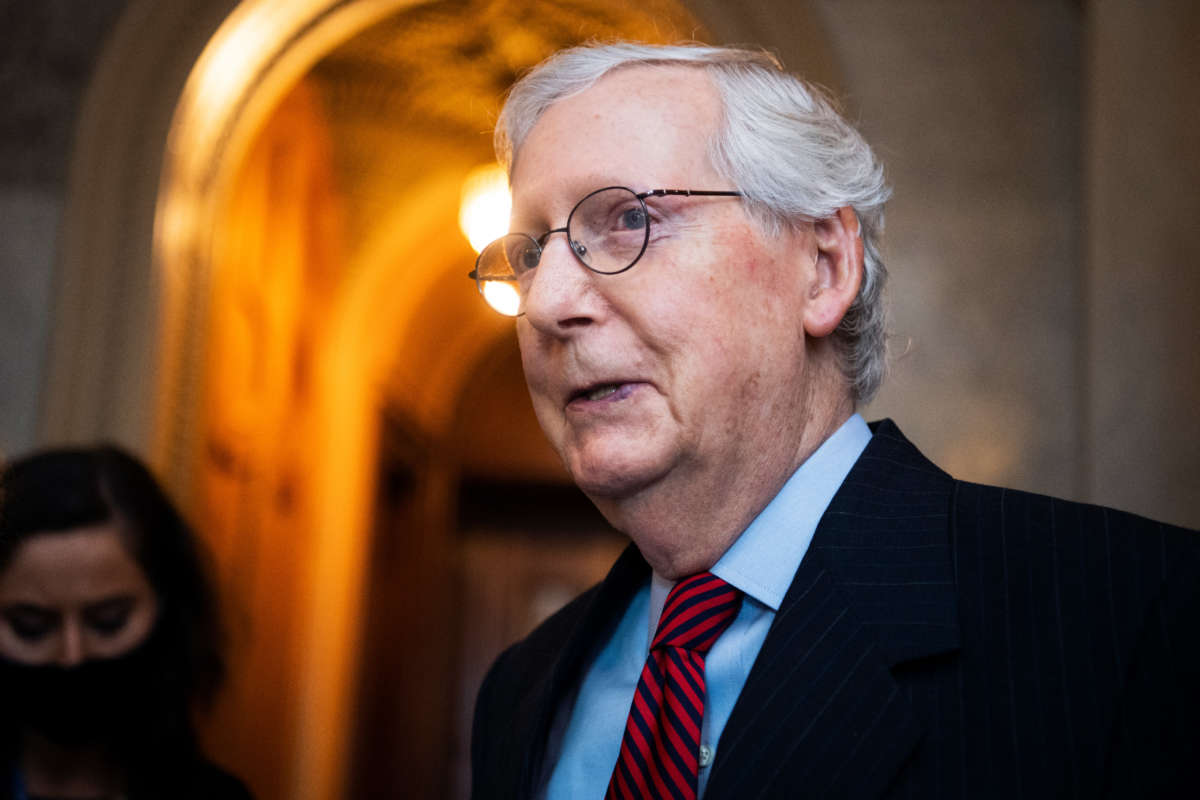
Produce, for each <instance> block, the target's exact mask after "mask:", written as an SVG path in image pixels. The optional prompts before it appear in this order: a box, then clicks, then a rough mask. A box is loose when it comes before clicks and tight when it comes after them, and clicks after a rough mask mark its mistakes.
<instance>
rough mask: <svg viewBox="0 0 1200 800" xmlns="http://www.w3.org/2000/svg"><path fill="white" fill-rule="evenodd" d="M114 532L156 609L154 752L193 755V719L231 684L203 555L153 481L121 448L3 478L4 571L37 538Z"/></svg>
mask: <svg viewBox="0 0 1200 800" xmlns="http://www.w3.org/2000/svg"><path fill="white" fill-rule="evenodd" d="M108 522H115V523H117V525H118V528H119V530H120V531H121V532H122V535H123V536H124V537H125V541H126V545H127V546H128V547H129V550H130V553H131V554H132V555H133V557H134V559H135V560H136V561H137V563H138V564H139V565H140V566H141V568H142V570H143V572H144V573H145V575H146V578H147V580H148V582H149V583H150V585H151V587H152V588H153V589H154V592H155V595H156V597H157V601H158V619H157V621H156V623H155V627H154V631H153V633H152V634H151V635H152V637H154V640H155V651H156V653H157V659H158V662H157V663H158V665H159V674H160V677H161V685H160V686H158V687H156V690H157V692H158V693H159V699H160V700H161V703H162V708H161V714H160V715H159V716H160V718H159V719H158V720H157V722H156V725H155V728H156V731H155V735H157V736H159V741H158V744H161V745H163V746H164V747H165V746H168V743H169V746H171V747H173V748H180V747H183V748H186V749H191V748H192V747H194V737H193V731H192V725H191V719H190V712H191V709H193V708H194V707H195V706H196V705H198V704H199V705H204V704H207V703H208V702H209V701H210V700H211V699H212V696H213V694H214V692H215V691H216V689H217V688H218V687H219V685H220V683H221V681H222V679H223V678H224V674H225V663H224V657H223V647H222V644H223V636H222V631H221V626H220V624H219V615H218V609H217V600H216V595H215V592H214V589H213V586H212V583H211V580H210V578H209V575H208V570H207V559H206V553H205V551H204V550H203V548H202V547H201V544H200V542H199V541H198V540H197V539H196V537H195V535H194V534H193V532H192V530H191V528H190V527H189V526H188V524H187V523H186V522H185V521H184V519H183V516H182V515H181V514H180V513H179V511H178V510H176V508H175V506H174V505H173V504H172V503H171V501H170V499H168V497H167V495H166V493H165V492H164V491H163V489H162V487H161V486H160V485H159V483H158V481H156V480H155V479H154V476H153V475H151V473H150V471H149V470H148V469H147V468H146V467H145V465H143V464H142V463H141V462H140V461H139V460H138V459H137V458H135V457H134V456H132V455H130V454H129V453H127V452H125V451H123V450H121V449H120V448H117V447H114V446H111V445H101V446H98V447H91V448H72V449H54V450H45V451H42V452H38V453H34V454H32V455H29V456H26V457H24V458H21V459H18V460H16V461H13V462H12V463H11V464H9V465H8V466H7V467H5V468H4V469H3V470H2V471H0V571H3V570H4V569H5V568H7V566H8V564H9V562H10V561H11V560H12V558H13V555H14V553H15V552H16V550H17V548H19V547H20V546H21V544H22V543H23V542H25V541H27V540H29V539H30V538H31V537H34V536H43V535H54V533H55V532H62V531H68V530H72V529H75V528H81V527H88V526H92V525H100V524H104V523H108Z"/></svg>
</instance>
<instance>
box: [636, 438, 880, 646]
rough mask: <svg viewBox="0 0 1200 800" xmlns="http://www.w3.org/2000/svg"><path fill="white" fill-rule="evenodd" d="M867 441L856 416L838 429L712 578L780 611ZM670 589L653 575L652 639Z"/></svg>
mask: <svg viewBox="0 0 1200 800" xmlns="http://www.w3.org/2000/svg"><path fill="white" fill-rule="evenodd" d="M870 441H871V429H870V428H869V427H867V423H866V421H865V420H864V419H863V418H862V417H861V416H860V415H858V414H854V415H852V416H851V417H850V418H849V419H848V420H846V421H845V422H844V423H842V425H841V427H840V428H838V429H837V430H836V431H835V432H834V433H833V435H832V436H830V437H829V438H828V439H826V440H825V441H824V442H822V443H821V446H820V447H818V448H817V449H816V450H815V451H814V452H813V454H812V455H810V456H809V457H808V458H807V459H805V461H804V463H803V464H801V465H800V466H799V468H797V469H796V471H795V472H793V473H792V476H791V477H790V478H788V480H787V483H785V484H784V485H783V488H782V489H780V490H779V493H778V494H776V495H775V497H774V498H772V500H771V502H770V503H768V504H767V506H766V508H764V509H763V510H762V511H761V512H759V514H758V516H757V517H755V518H754V520H753V521H752V522H751V523H750V525H749V527H747V528H746V530H745V531H743V532H742V535H741V536H739V537H738V538H737V540H736V541H734V543H733V544H732V545H731V546H730V548H729V549H728V550H726V551H725V554H724V555H723V556H721V558H720V560H719V561H717V563H716V565H715V566H713V568H712V573H713V574H714V575H716V576H717V577H719V578H721V580H723V581H725V582H726V583H729V584H730V585H731V586H734V587H735V588H737V589H740V590H741V591H742V592H743V593H745V594H746V595H748V596H749V597H752V598H754V599H755V600H757V601H758V602H760V603H762V604H763V605H765V606H767V607H768V608H770V609H771V610H772V611H778V610H779V606H780V604H781V603H782V602H783V597H784V595H785V594H786V593H787V590H788V587H789V586H791V584H792V578H793V577H794V576H795V574H796V570H797V569H799V567H800V561H801V560H802V559H803V558H804V554H805V553H806V552H808V546H809V543H811V542H812V538H813V534H814V533H816V530H817V524H818V523H819V522H820V521H821V515H822V514H824V513H825V509H826V508H827V507H828V506H829V503H830V501H832V500H833V496H834V495H835V494H837V490H838V489H839V488H840V487H841V485H842V481H844V480H845V479H846V475H847V474H848V473H849V472H850V469H851V467H853V466H854V462H856V461H858V457H859V456H860V455H862V451H863V450H865V449H866V447H867V443H868V442H870ZM673 585H674V583H673V582H672V581H669V580H667V579H665V578H662V577H660V576H659V575H657V574H654V575H652V576H651V580H650V636H651V638H653V636H654V629H655V628H656V627H657V626H658V617H659V615H660V614H661V613H662V608H663V605H664V604H665V603H666V600H667V594H668V593H669V592H670V591H671V587H672V586H673Z"/></svg>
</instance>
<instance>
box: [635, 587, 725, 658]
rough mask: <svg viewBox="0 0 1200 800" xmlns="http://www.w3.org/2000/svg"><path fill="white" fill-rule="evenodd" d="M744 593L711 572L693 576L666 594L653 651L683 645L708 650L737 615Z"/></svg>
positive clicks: (695, 649) (693, 649) (698, 649)
mask: <svg viewBox="0 0 1200 800" xmlns="http://www.w3.org/2000/svg"><path fill="white" fill-rule="evenodd" d="M741 601H742V593H741V592H739V591H738V590H737V589H735V588H733V587H732V586H730V585H729V584H728V583H726V582H725V581H723V580H721V579H720V578H718V577H717V576H716V575H713V574H712V573H711V572H702V573H700V574H699V575H691V576H689V577H687V578H684V579H683V580H681V581H680V582H679V583H677V584H675V588H673V589H671V593H670V594H668V595H667V602H666V604H665V605H664V606H663V612H662V616H661V617H659V619H658V632H657V633H655V634H654V643H653V644H652V645H651V646H650V649H651V650H656V649H658V648H660V647H682V648H684V649H685V650H691V651H693V652H697V653H707V652H708V650H709V648H710V647H712V646H713V642H715V641H716V640H717V637H718V636H720V635H721V633H722V631H724V630H725V629H726V628H727V627H729V623H730V622H733V618H734V617H736V616H737V612H738V606H739V605H740V604H741Z"/></svg>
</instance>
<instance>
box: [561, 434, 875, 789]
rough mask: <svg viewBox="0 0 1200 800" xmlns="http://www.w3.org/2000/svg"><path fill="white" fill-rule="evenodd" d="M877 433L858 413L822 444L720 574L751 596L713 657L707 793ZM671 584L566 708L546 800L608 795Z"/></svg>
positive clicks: (627, 618)
mask: <svg viewBox="0 0 1200 800" xmlns="http://www.w3.org/2000/svg"><path fill="white" fill-rule="evenodd" d="M870 439H871V430H870V428H868V427H867V423H866V422H864V421H863V418H862V417H861V416H859V415H858V414H855V415H853V416H852V417H850V419H848V420H846V422H845V423H843V424H842V426H841V427H840V428H838V430H837V431H836V432H835V433H834V434H833V435H832V436H830V437H829V438H828V439H826V440H825V442H824V443H823V444H822V445H821V446H820V447H819V448H817V450H816V452H814V453H813V454H812V455H811V456H809V457H808V459H807V460H806V461H805V462H804V463H803V464H801V465H800V468H799V469H797V470H796V471H795V473H793V474H792V477H791V478H789V479H788V481H787V483H785V484H784V485H783V488H782V489H780V490H779V494H777V495H775V497H774V499H772V500H771V502H770V503H769V504H768V505H767V507H766V508H764V509H763V510H762V512H761V513H760V514H759V515H758V516H757V517H755V519H754V521H753V522H751V523H750V526H749V527H748V528H746V530H745V531H743V532H742V535H741V536H739V537H738V538H737V540H736V541H735V542H734V543H733V545H732V546H731V547H730V548H729V549H728V550H726V551H725V554H724V555H723V556H721V559H720V560H719V561H718V562H717V563H716V565H715V566H714V567H713V568H712V572H713V573H714V574H715V575H717V576H718V577H720V578H721V579H722V580H724V581H726V582H727V583H729V584H731V585H733V586H735V587H737V588H738V589H740V590H741V591H742V592H743V593H744V595H745V596H744V598H743V600H742V608H741V611H739V612H738V615H737V617H736V618H735V619H734V621H733V622H732V623H731V624H730V626H729V628H728V629H727V630H726V631H725V632H724V633H723V634H721V637H720V638H719V639H717V642H716V644H714V645H713V648H712V650H710V651H709V653H708V656H707V657H706V658H705V668H704V672H705V682H706V683H707V695H708V696H707V698H706V700H705V707H704V723H703V726H702V729H701V737H700V742H701V748H700V749H701V753H700V760H701V766H700V776H699V785H698V787H697V788H698V789H699V794H700V795H701V796H702V795H703V794H704V788H705V786H706V785H707V784H708V775H709V771H710V770H709V764H711V761H712V759H713V758H715V757H716V750H717V746H718V744H719V742H720V739H721V731H723V730H724V729H725V723H726V722H727V721H728V720H729V715H730V713H732V711H733V704H734V702H736V700H737V698H738V695H739V694H741V692H742V687H743V686H744V685H745V683H746V678H747V676H749V674H750V668H751V667H752V666H753V665H754V659H755V658H757V657H758V651H759V650H760V649H761V648H762V644H763V641H764V640H765V639H766V638H767V630H768V629H769V628H770V627H771V622H772V620H774V618H775V612H776V611H778V610H779V605H780V603H782V602H783V597H784V595H785V594H786V593H787V590H788V587H789V586H790V585H791V583H792V577H793V576H794V575H795V573H796V570H797V568H799V566H800V561H801V559H803V558H804V554H805V553H806V552H807V551H808V545H809V543H810V542H811V541H812V537H813V533H814V532H815V531H816V529H817V523H818V522H820V520H821V515H822V514H824V513H825V509H826V507H828V505H829V503H830V501H831V500H833V496H834V494H836V493H837V490H838V487H840V486H841V485H842V481H843V480H845V478H846V474H847V473H849V472H850V468H851V467H853V466H854V462H855V461H857V460H858V457H859V456H860V455H862V451H863V449H865V448H866V446H867V442H869V441H870ZM673 585H674V584H673V582H671V581H667V580H665V579H663V578H661V577H659V576H658V575H652V576H651V579H650V581H649V582H648V583H647V584H646V585H645V586H643V587H642V588H641V589H640V590H639V591H638V592H637V594H635V595H634V597H633V600H632V602H630V604H629V608H628V609H626V611H625V615H624V616H623V617H622V618H621V621H620V623H619V624H618V625H617V628H616V630H615V631H614V632H613V636H612V638H611V639H610V640H609V641H608V643H607V644H606V645H605V646H604V647H603V649H601V650H600V652H599V653H597V655H596V658H595V660H594V661H593V662H592V664H591V666H589V667H588V669H587V671H586V673H585V674H584V678H583V681H582V682H581V683H580V685H579V688H578V691H577V692H576V693H575V695H574V697H573V698H568V699H567V701H566V702H564V703H563V706H562V708H560V709H559V711H558V715H557V717H556V720H555V724H554V726H553V728H552V730H551V733H550V741H549V743H548V750H547V764H548V765H549V773H548V775H547V776H546V777H545V778H544V779H543V781H542V788H541V792H540V795H539V796H540V797H541V798H544V799H545V800H578V799H579V798H583V799H584V800H586V798H602V797H604V792H605V790H606V789H607V788H608V780H609V778H610V777H611V776H612V770H613V766H614V765H615V764H616V763H617V755H618V753H619V752H620V749H621V738H622V736H623V735H624V733H625V720H626V718H627V717H628V716H629V704H630V703H631V702H632V701H633V693H634V690H635V689H636V688H637V682H638V679H639V677H640V676H641V674H642V666H643V665H644V664H645V663H646V656H647V655H648V654H649V652H650V642H651V641H652V640H653V638H654V632H655V629H656V628H657V627H658V617H659V615H660V614H661V613H662V608H663V604H664V603H665V602H666V599H667V594H668V593H669V592H670V590H671V587H672V586H673Z"/></svg>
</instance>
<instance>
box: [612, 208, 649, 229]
mask: <svg viewBox="0 0 1200 800" xmlns="http://www.w3.org/2000/svg"><path fill="white" fill-rule="evenodd" d="M618 221H619V227H620V228H621V229H622V230H627V231H640V230H641V229H643V228H645V227H646V212H645V211H644V210H642V209H641V208H640V207H635V208H627V209H625V210H624V211H622V212H621V215H620V217H618Z"/></svg>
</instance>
